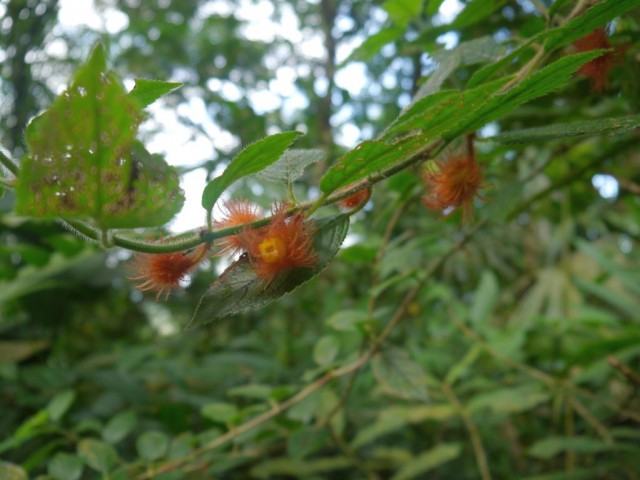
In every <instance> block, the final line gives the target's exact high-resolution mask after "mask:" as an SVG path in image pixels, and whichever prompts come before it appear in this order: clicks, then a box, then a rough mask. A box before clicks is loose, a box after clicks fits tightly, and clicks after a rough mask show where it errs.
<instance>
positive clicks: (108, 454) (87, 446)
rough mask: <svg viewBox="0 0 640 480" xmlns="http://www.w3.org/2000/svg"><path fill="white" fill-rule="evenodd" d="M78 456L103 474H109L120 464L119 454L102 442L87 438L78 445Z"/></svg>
mask: <svg viewBox="0 0 640 480" xmlns="http://www.w3.org/2000/svg"><path fill="white" fill-rule="evenodd" d="M77 450H78V456H79V457H80V458H81V459H82V460H83V461H84V463H85V464H87V465H88V466H89V467H91V468H93V469H94V470H97V471H98V472H100V473H102V474H106V473H109V472H110V471H111V470H112V469H113V467H114V466H115V465H116V463H118V454H117V453H116V451H115V450H114V449H113V447H112V446H111V445H109V444H107V443H104V442H103V441H102V440H96V439H94V438H86V439H84V440H82V441H81V442H80V443H79V444H78V449H77Z"/></svg>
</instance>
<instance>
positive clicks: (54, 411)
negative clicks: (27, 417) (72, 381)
mask: <svg viewBox="0 0 640 480" xmlns="http://www.w3.org/2000/svg"><path fill="white" fill-rule="evenodd" d="M75 399H76V392H74V391H73V390H65V391H64V392H60V393H58V394H57V395H56V396H55V397H53V398H52V399H51V401H50V402H49V404H48V405H47V412H48V413H49V418H50V419H51V420H52V421H54V422H57V421H58V420H60V419H61V418H62V416H63V415H64V414H65V413H66V412H67V410H69V407H71V404H72V403H73V401H74V400H75Z"/></svg>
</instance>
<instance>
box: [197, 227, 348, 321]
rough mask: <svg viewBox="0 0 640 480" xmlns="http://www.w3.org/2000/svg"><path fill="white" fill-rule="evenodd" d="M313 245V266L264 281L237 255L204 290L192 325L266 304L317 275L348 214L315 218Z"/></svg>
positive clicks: (341, 237) (336, 245)
mask: <svg viewBox="0 0 640 480" xmlns="http://www.w3.org/2000/svg"><path fill="white" fill-rule="evenodd" d="M316 226H317V228H318V231H317V232H316V234H315V235H314V239H313V245H314V249H315V251H316V253H317V254H318V263H317V264H316V266H315V268H313V269H311V268H295V269H291V270H289V271H286V272H282V273H281V274H280V275H278V276H277V277H276V278H275V279H273V280H272V281H270V282H267V281H265V280H263V279H261V278H258V277H257V276H256V274H255V272H254V270H253V268H252V267H251V264H250V262H249V260H248V259H245V258H241V259H240V260H238V261H237V262H235V263H234V264H233V265H232V266H231V267H229V268H228V269H227V270H226V271H225V273H223V274H222V275H221V276H220V278H219V279H218V280H217V281H216V282H214V284H213V285H212V286H211V287H210V288H209V290H207V293H205V294H204V296H203V297H202V299H201V300H200V304H199V305H198V308H197V310H196V312H195V314H194V316H193V318H192V319H191V322H189V325H188V327H189V328H191V327H196V326H198V325H204V324H205V323H208V322H212V321H214V320H216V319H218V318H222V317H226V316H227V315H233V314H236V313H240V312H243V311H245V310H250V309H254V308H259V307H261V306H263V305H266V304H268V303H270V302H272V301H274V300H276V299H278V298H280V297H281V296H282V295H284V294H285V293H289V292H291V291H293V290H294V289H295V288H297V287H298V286H300V285H302V284H303V283H305V282H307V281H309V280H311V279H312V278H313V277H315V276H316V275H318V273H320V272H321V271H322V270H323V269H324V268H325V267H326V266H327V264H328V263H329V262H330V261H331V259H333V257H334V256H335V255H336V253H337V252H338V249H339V248H340V245H342V242H343V240H344V237H345V236H346V235H347V231H348V230H349V217H348V216H346V215H338V216H336V217H330V218H323V219H320V220H318V221H317V225H316Z"/></svg>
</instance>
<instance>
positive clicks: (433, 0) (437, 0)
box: [427, 0, 444, 16]
mask: <svg viewBox="0 0 640 480" xmlns="http://www.w3.org/2000/svg"><path fill="white" fill-rule="evenodd" d="M443 2H444V0H428V5H427V13H428V14H429V15H431V16H432V15H435V14H436V13H438V10H440V5H442V3H443Z"/></svg>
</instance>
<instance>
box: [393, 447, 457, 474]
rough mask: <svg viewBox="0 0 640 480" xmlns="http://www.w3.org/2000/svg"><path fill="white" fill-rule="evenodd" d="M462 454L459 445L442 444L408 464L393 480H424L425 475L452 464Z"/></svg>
mask: <svg viewBox="0 0 640 480" xmlns="http://www.w3.org/2000/svg"><path fill="white" fill-rule="evenodd" d="M461 452H462V446H461V445H460V444H459V443H441V444H439V445H437V446H435V447H433V448H432V449H431V450H427V451H425V452H422V453H421V454H419V455H418V456H416V457H415V458H414V459H412V460H410V461H409V462H407V464H406V465H404V466H403V467H402V468H401V469H400V471H399V472H398V473H396V474H395V475H394V476H393V477H391V480H408V479H410V478H424V477H423V475H424V473H426V472H428V471H429V470H433V469H434V468H436V467H438V466H440V465H442V464H443V463H446V462H450V461H451V460H453V459H454V458H457V457H458V456H459V455H460V453H461Z"/></svg>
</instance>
